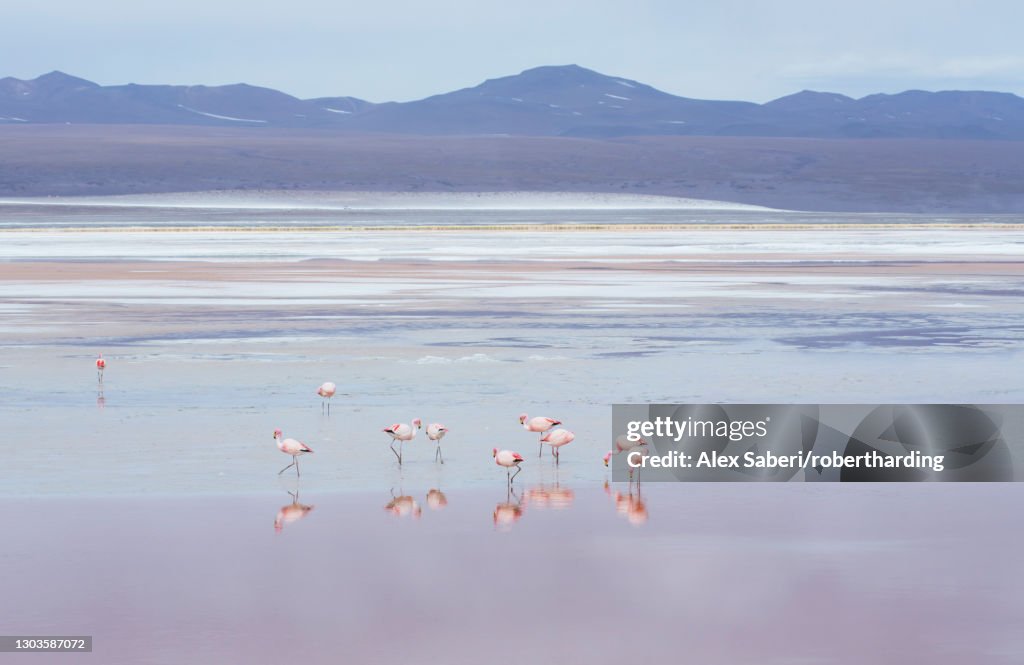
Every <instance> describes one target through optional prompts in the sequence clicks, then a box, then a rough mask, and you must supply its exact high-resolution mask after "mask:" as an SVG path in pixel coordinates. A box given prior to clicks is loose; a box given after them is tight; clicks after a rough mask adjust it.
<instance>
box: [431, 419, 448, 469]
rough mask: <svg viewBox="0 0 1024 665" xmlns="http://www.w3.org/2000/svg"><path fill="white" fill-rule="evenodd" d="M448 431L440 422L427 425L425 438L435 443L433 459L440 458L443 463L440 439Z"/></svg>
mask: <svg viewBox="0 0 1024 665" xmlns="http://www.w3.org/2000/svg"><path fill="white" fill-rule="evenodd" d="M447 433H448V428H447V427H445V426H444V425H442V424H441V423H430V424H429V425H427V438H428V439H430V440H431V441H433V442H435V443H436V444H437V451H435V452H434V461H435V462H436V461H437V460H438V459H440V460H441V464H444V455H442V454H441V439H443V438H444V435H445V434H447Z"/></svg>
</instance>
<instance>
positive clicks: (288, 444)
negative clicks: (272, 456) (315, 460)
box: [274, 429, 313, 476]
mask: <svg viewBox="0 0 1024 665" xmlns="http://www.w3.org/2000/svg"><path fill="white" fill-rule="evenodd" d="M274 440H275V441H277V449H278V450H280V451H281V452H282V453H284V454H285V455H291V456H292V463H291V464H289V465H288V466H286V467H285V468H283V469H281V470H280V471H278V472H277V475H279V476H280V475H281V474H282V473H284V472H285V471H287V470H288V469H290V468H292V467H293V466H294V467H295V475H296V476H300V475H302V474H300V473H299V455H305V454H306V453H311V452H313V449H312V448H310V447H309V446H307V445H306V444H304V443H302V442H301V441H296V440H295V439H283V440H282V439H281V430H279V429H275V430H274Z"/></svg>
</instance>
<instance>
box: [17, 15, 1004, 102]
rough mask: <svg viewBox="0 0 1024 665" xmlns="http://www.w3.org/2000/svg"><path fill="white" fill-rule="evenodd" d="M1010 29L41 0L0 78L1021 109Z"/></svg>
mask: <svg viewBox="0 0 1024 665" xmlns="http://www.w3.org/2000/svg"><path fill="white" fill-rule="evenodd" d="M1022 25H1024V3H1022V2H1019V1H1018V0H978V1H976V2H961V1H954V0H884V1H883V0H859V1H858V2H849V1H844V2H834V1H830V0H818V1H810V0H774V1H768V0H745V1H744V0H719V1H717V2H710V1H708V2H685V1H675V2H673V1H671V0H657V1H651V2H642V1H638V2H630V3H627V2H608V1H604V0H563V1H559V0H518V1H517V2H514V3H513V2H507V1H506V2H485V1H483V0H478V1H474V0H430V1H429V2H424V1H407V2H394V1H391V2H389V1H387V0H381V1H379V2H375V3H370V2H360V3H352V2H344V1H341V2H339V1H337V0H333V1H332V0H289V1H288V2H259V1H258V0H175V2H166V3H159V4H158V3H149V2H140V1H139V0H94V1H93V2H81V0H41V1H40V2H34V3H27V2H26V3H10V4H8V5H7V6H5V7H4V10H3V17H2V21H0V76H5V75H12V76H17V77H19V78H32V77H35V76H37V75H39V74H41V73H44V72H47V71H50V70H53V69H60V70H63V71H66V72H68V73H70V74H75V75H78V76H82V77H84V78H88V79H91V80H94V81H96V82H98V83H103V84H116V83H128V82H136V83H203V84H209V85H213V84H221V83H234V82H239V81H244V82H247V83H252V84H255V85H265V86H269V87H273V88H277V89H279V90H283V91H284V92H288V93H290V94H294V95H296V96H300V97H314V96H327V95H354V96H357V97H363V98H365V99H369V100H371V101H387V100H408V99H415V98H419V97H424V96H427V95H430V94H435V93H439V92H447V91H449V90H453V89H456V88H461V87H465V86H470V85H475V84H477V83H479V82H480V81H482V80H483V79H486V78H493V77H497V76H504V75H508V74H514V73H517V72H519V71H521V70H523V69H527V68H530V67H535V66H538V65H544V64H568V63H576V64H579V65H582V66H585V67H590V68H591V69H596V70H598V71H601V72H604V73H607V74H613V75H616V76H623V77H628V78H632V79H637V80H639V81H643V82H645V83H650V84H651V85H654V86H655V87H658V88H661V89H663V90H665V91H667V92H671V93H673V94H677V95H683V96H688V97H698V98H713V99H745V100H751V101H767V100H769V99H773V98H775V97H779V96H782V95H785V94H789V93H791V92H796V91H798V90H801V89H804V88H811V89H816V90H828V91H833V92H841V93H844V94H848V95H852V96H861V95H864V94H868V93H871V92H897V91H901V90H906V89H909V88H920V89H927V90H938V89H988V90H1003V91H1008V92H1015V93H1017V94H1024V39H1022V37H1021V34H1020V33H1021V26H1022Z"/></svg>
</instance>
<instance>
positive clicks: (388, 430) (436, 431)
mask: <svg viewBox="0 0 1024 665" xmlns="http://www.w3.org/2000/svg"><path fill="white" fill-rule="evenodd" d="M96 362H97V367H99V364H98V363H99V362H100V360H99V359H98V360H97V361H96ZM337 391H338V386H337V385H335V384H334V383H333V382H331V381H327V382H326V383H323V384H321V385H320V387H319V388H317V390H316V394H317V395H319V396H320V397H321V399H322V400H323V401H322V402H321V404H320V410H321V411H322V412H326V413H328V414H329V413H330V412H331V398H332V397H334V395H335V394H336V393H337ZM519 424H520V425H522V426H523V429H525V430H526V431H527V432H537V433H540V435H541V437H540V452H539V456H540V457H543V456H544V444H547V445H549V446H551V454H552V456H553V458H554V460H555V464H556V465H557V464H558V463H559V457H560V453H559V448H561V447H562V446H565V445H568V444H570V443H572V442H573V440H574V439H575V438H576V435H575V434H573V433H572V432H570V431H569V430H567V429H562V428H557V429H556V427H557V426H558V425H561V424H562V421H560V420H555V419H554V418H547V417H544V416H536V417H533V418H530V416H529V415H527V414H525V413H521V414H519ZM421 429H423V421H422V420H420V419H419V418H413V419H412V422H410V423H408V424H406V423H394V424H392V425H388V426H387V427H385V428H384V429H383V430H381V431H382V432H384V433H385V434H387V435H388V436H390V437H391V442H390V444H391V445H390V448H391V452H392V453H394V454H395V459H396V460H398V465H399V466H401V465H402V460H403V452H404V450H403V445H404V444H405V443H408V442H410V441H412V440H413V439H415V438H416V432H418V431H419V430H421ZM447 433H448V428H447V427H446V426H445V425H443V424H441V423H431V424H429V425H427V438H428V439H430V440H431V441H433V442H434V445H435V448H434V461H435V462H440V463H441V464H444V454H443V453H442V452H441V439H443V438H444V435H445V434H447ZM274 440H275V441H276V442H277V448H278V450H280V451H281V452H282V453H284V454H286V455H291V457H292V463H291V464H289V465H288V466H286V467H285V468H283V469H281V470H280V471H278V472H277V474H278V475H281V474H282V473H284V472H285V471H287V470H288V469H290V468H292V467H293V466H294V467H295V475H296V476H299V475H301V474H300V472H299V457H301V456H302V455H306V454H308V453H312V452H313V449H312V448H310V447H309V446H308V445H306V444H305V443H303V442H301V441H298V440H297V439H285V438H283V435H282V433H281V430H279V429H275V430H274ZM395 443H397V444H398V449H397V450H395ZM491 456H492V457H493V458H494V463H495V464H497V465H498V466H501V467H504V468H505V478H506V481H507V482H508V484H509V485H511V484H512V483H513V481H515V477H516V476H517V475H519V472H520V471H521V470H522V468H521V467H520V466H519V465H520V464H522V463H523V461H524V459H523V456H522V455H520V454H519V453H517V452H515V451H514V450H499V449H498V448H494V449H493V450H491ZM605 464H606V465H607V460H606V462H605ZM513 468H515V470H516V471H515V473H512V469H513Z"/></svg>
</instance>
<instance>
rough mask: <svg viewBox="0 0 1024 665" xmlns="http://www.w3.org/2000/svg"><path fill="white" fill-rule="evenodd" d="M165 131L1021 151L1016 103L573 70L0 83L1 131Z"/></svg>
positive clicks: (58, 76) (964, 95)
mask: <svg viewBox="0 0 1024 665" xmlns="http://www.w3.org/2000/svg"><path fill="white" fill-rule="evenodd" d="M48 123H70V124H143V125H146V124H169V125H210V126H235V127H239V126H252V127H259V126H264V127H277V128H316V129H332V130H337V131H342V132H350V133H357V134H363V133H389V134H413V135H491V134H494V135H510V136H566V137H585V138H614V137H622V136H659V135H663V136H763V137H772V136H779V137H783V136H784V137H800V138H937V139H989V140H992V139H995V140H999V139H1003V140H1024V99H1022V98H1021V97H1019V96H1017V95H1014V94H1012V93H1006V92H990V91H973V90H968V91H956V90H953V91H950V90H945V91H937V92H929V91H923V90H907V91H904V92H900V93H895V94H885V93H876V94H872V95H866V96H864V97H861V98H852V97H848V96H846V95H841V94H839V93H833V92H823V91H812V90H803V91H800V92H797V93H794V94H791V95H786V96H783V97H780V98H778V99H774V100H771V101H768V102H765V103H763V104H757V103H754V102H745V101H731V100H701V99H694V98H689V97H682V96H677V95H674V94H671V93H668V92H665V91H663V90H659V89H657V88H654V87H653V86H650V85H647V84H645V83H642V82H640V81H636V80H633V79H629V78H625V77H617V76H609V75H606V74H602V73H600V72H597V71H594V70H591V69H587V68H585V67H581V66H579V65H545V66H541V67H534V68H531V69H527V70H524V71H523V72H520V73H519V74H514V75H510V76H502V77H497V78H491V79H487V80H485V81H483V82H482V83H480V84H478V85H475V86H471V87H467V88H462V89H459V90H453V91H450V92H444V93H439V94H436V95H431V96H428V97H425V98H423V99H418V100H413V101H409V102H384V103H373V102H369V101H366V100H363V99H359V98H357V97H350V96H343V95H339V96H335V97H320V98H313V99H300V98H298V97H295V96H292V95H289V94H287V93H284V92H281V91H278V90H275V89H272V88H266V87H261V86H254V85H249V84H246V83H235V84H229V85H216V86H206V85H159V84H155V85H154V84H136V83H129V84H123V85H112V86H102V85H99V84H96V83H94V82H92V81H88V80H86V79H83V78H79V77H76V76H72V75H70V74H66V73H64V72H61V71H53V72H48V73H46V74H43V75H41V76H39V77H36V78H35V79H29V80H22V79H17V78H14V77H6V78H2V79H0V124H48Z"/></svg>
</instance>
